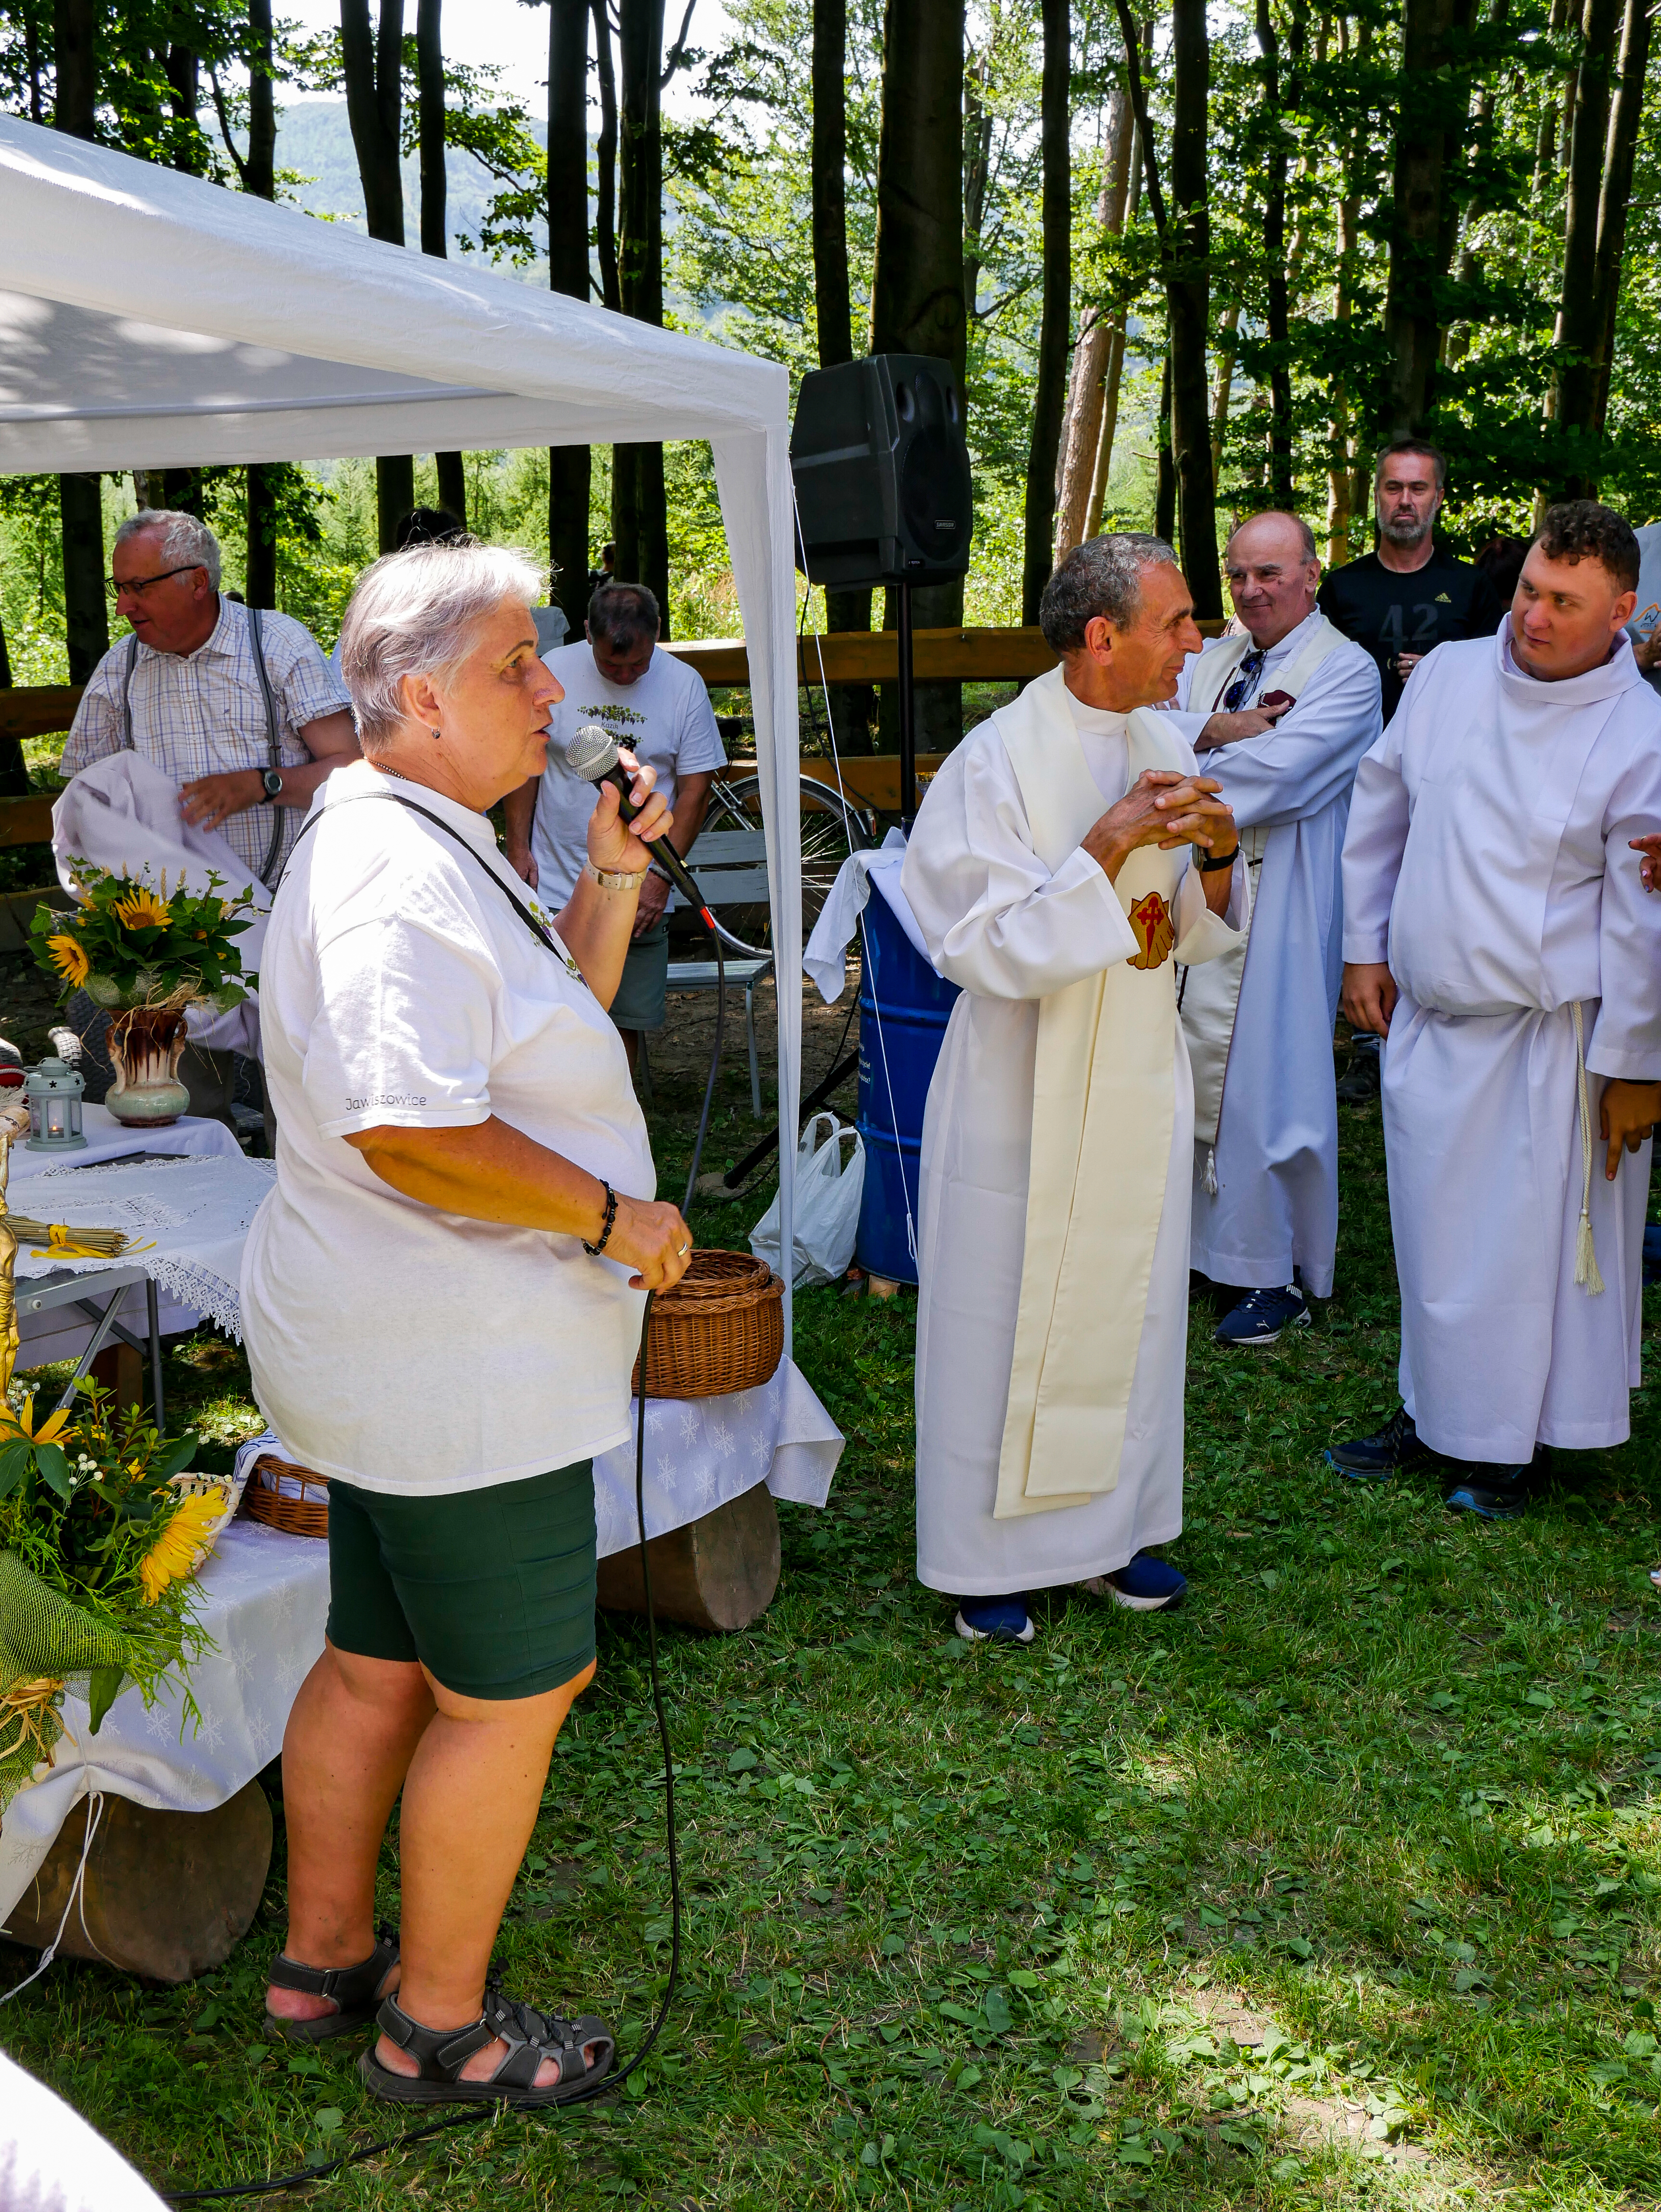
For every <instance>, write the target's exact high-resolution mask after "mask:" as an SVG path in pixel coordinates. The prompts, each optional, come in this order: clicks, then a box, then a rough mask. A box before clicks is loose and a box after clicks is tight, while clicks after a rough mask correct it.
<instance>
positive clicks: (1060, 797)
mask: <svg viewBox="0 0 1661 2212" xmlns="http://www.w3.org/2000/svg"><path fill="white" fill-rule="evenodd" d="M997 726H998V733H999V735H1000V736H1001V738H1002V739H1003V744H1004V749H1005V750H1006V751H1007V754H1008V756H1009V759H1010V763H1011V765H1012V766H1013V769H1014V771H1015V776H1016V780H1017V781H1018V782H1019V785H1020V787H1021V799H1022V801H1023V803H1024V805H1025V809H1026V818H1027V823H1028V826H1029V828H1030V829H1031V833H1032V844H1033V849H1034V850H1035V851H1036V852H1037V855H1038V857H1039V859H1040V860H1043V863H1044V865H1045V866H1046V867H1048V868H1050V870H1051V872H1054V871H1055V870H1056V869H1057V868H1059V867H1060V866H1062V862H1063V861H1064V860H1067V859H1068V857H1069V855H1070V854H1073V853H1074V852H1076V851H1077V849H1078V848H1079V846H1080V844H1081V843H1082V842H1083V840H1084V837H1085V836H1086V832H1087V831H1088V830H1089V829H1090V828H1091V825H1092V823H1095V822H1097V821H1099V819H1100V818H1101V817H1102V815H1103V814H1104V813H1105V812H1106V811H1107V807H1108V805H1109V803H1110V802H1109V801H1107V800H1105V799H1104V798H1103V797H1102V794H1101V793H1100V791H1099V790H1098V788H1097V787H1096V782H1095V779H1094V778H1093V777H1092V775H1091V773H1090V769H1089V766H1088V764H1087V763H1086V759H1085V753H1084V747H1083V746H1082V744H1080V741H1079V733H1078V732H1077V730H1076V729H1075V728H1074V723H1073V717H1072V715H1071V714H1070V712H1069V711H1068V703H1067V698H1066V692H1065V686H1064V684H1063V680H1062V671H1061V670H1060V669H1059V668H1056V669H1054V670H1052V671H1050V674H1049V675H1047V676H1043V677H1040V678H1038V680H1037V682H1036V683H1033V684H1029V685H1028V686H1027V688H1026V690H1025V691H1024V692H1023V693H1022V694H1021V696H1020V697H1019V699H1017V700H1016V701H1015V702H1014V703H1013V705H1012V706H1008V707H1006V708H1002V709H1001V712H1000V713H999V714H998V716H997ZM1126 734H1127V739H1128V743H1129V754H1130V779H1129V780H1130V782H1131V783H1133V784H1134V783H1135V781H1136V778H1137V777H1138V776H1139V775H1141V772H1142V770H1143V769H1177V770H1179V771H1182V770H1185V769H1186V767H1187V763H1185V762H1184V761H1183V758H1182V757H1181V756H1180V754H1179V753H1178V751H1177V746H1176V744H1175V742H1174V739H1173V736H1172V733H1171V731H1170V730H1169V729H1168V728H1167V726H1165V723H1164V722H1163V721H1162V720H1161V719H1160V717H1159V715H1158V714H1154V713H1152V712H1150V711H1148V710H1147V709H1146V708H1139V709H1138V710H1137V711H1136V712H1135V714H1132V715H1131V716H1130V717H1129V724H1128V726H1127V732H1126ZM1187 866H1188V852H1187V848H1185V847H1181V846H1179V847H1177V848H1175V849H1173V850H1172V851H1171V852H1161V851H1159V848H1157V847H1143V848H1141V849H1140V850H1139V851H1137V852H1135V853H1133V854H1131V855H1130V857H1129V860H1127V861H1126V862H1125V864H1124V866H1123V867H1122V868H1121V869H1120V871H1119V874H1118V878H1117V881H1116V883H1115V884H1114V886H1113V888H1114V890H1116V892H1117V894H1118V896H1119V901H1120V903H1121V904H1122V905H1123V908H1124V909H1125V913H1126V915H1127V917H1128V919H1129V922H1130V925H1131V927H1132V929H1133V931H1134V932H1135V936H1136V938H1137V940H1138V943H1139V944H1140V945H1141V951H1140V952H1139V953H1138V954H1137V955H1136V957H1135V959H1134V960H1133V961H1118V962H1116V963H1114V965H1113V966H1111V967H1110V968H1106V969H1103V970H1102V972H1101V973H1100V974H1099V975H1087V976H1086V977H1084V978H1083V979H1082V981H1079V982H1077V983H1073V984H1070V985H1069V986H1068V987H1067V989H1065V990H1063V991H1056V992H1052V993H1051V994H1050V997H1048V998H1047V999H1043V1000H1040V1002H1039V1006H1038V1040H1037V1066H1036V1069H1035V1073H1034V1079H1033V1087H1032V1156H1031V1171H1030V1176H1029V1181H1028V1185H1027V1197H1026V1237H1025V1248H1024V1250H1023V1254H1022V1261H1021V1291H1020V1308H1019V1313H1018V1315H1017V1316H1016V1322H1015V1349H1014V1356H1013V1360H1012V1362H1011V1366H1010V1375H1009V1404H1008V1410H1007V1413H1006V1415H1005V1418H1004V1431H1003V1445H1002V1450H1001V1456H1000V1459H999V1463H998V1496H997V1503H996V1504H995V1508H994V1515H993V1517H994V1518H995V1519H996V1520H1000V1521H1004V1520H1010V1519H1013V1517H1014V1516H1016V1515H1018V1514H1022V1513H1043V1512H1048V1511H1051V1510H1055V1509H1056V1508H1058V1507H1061V1506H1066V1505H1082V1504H1085V1503H1086V1501H1087V1500H1088V1499H1090V1498H1095V1497H1099V1496H1100V1495H1102V1494H1103V1493H1104V1492H1107V1491H1110V1490H1112V1489H1113V1488H1114V1487H1115V1486H1116V1484H1117V1482H1118V1480H1119V1459H1120V1455H1121V1453H1122V1451H1123V1445H1124V1433H1125V1419H1126V1415H1127V1413H1128V1411H1129V1404H1130V1389H1131V1384H1132V1383H1133V1382H1134V1380H1135V1372H1136V1355H1137V1352H1139V1350H1140V1348H1141V1340H1142V1323H1143V1320H1144V1318H1145V1316H1146V1314H1147V1285H1148V1279H1149V1276H1150V1275H1151V1273H1152V1272H1153V1246H1154V1242H1155V1240H1156V1238H1157V1237H1158V1236H1159V1218H1160V1216H1161V1214H1162V1213H1163V1212H1164V1211H1165V1178H1166V1174H1167V1171H1168V1170H1169V1167H1170V1164H1171V1125H1172V1121H1173V1117H1174V1115H1175V1113H1176V1091H1175V1084H1176V1076H1175V1063H1176V1042H1177V1007H1176V972H1177V969H1176V962H1175V961H1174V960H1173V959H1172V958H1171V953H1172V951H1173V950H1174V945H1175V925H1176V910H1175V908H1176V896H1175V895H1176V890H1177V883H1178V881H1179V880H1180V878H1181V877H1182V875H1183V871H1184V870H1185V868H1186V867H1187ZM1205 921H1206V922H1207V923H1208V924H1209V925H1210V928H1209V929H1208V928H1206V927H1196V929H1194V930H1192V931H1190V933H1189V938H1188V939H1186V940H1185V941H1184V947H1183V949H1184V951H1187V952H1188V953H1189V957H1190V958H1192V957H1202V958H1203V957H1206V955H1207V953H1208V951H1210V950H1212V949H1216V950H1220V949H1221V947H1222V946H1223V945H1226V944H1227V943H1230V942H1232V938H1233V934H1234V933H1233V932H1232V930H1230V929H1229V928H1228V927H1226V924H1224V923H1222V922H1220V921H1218V920H1217V918H1216V917H1215V916H1214V915H1209V914H1208V915H1207V916H1206V917H1205ZM1213 933H1218V934H1216V935H1215V936H1214V934H1213ZM1208 938H1210V939H1213V942H1212V944H1208V943H1206V942H1205V941H1204V940H1205V939H1208Z"/></svg>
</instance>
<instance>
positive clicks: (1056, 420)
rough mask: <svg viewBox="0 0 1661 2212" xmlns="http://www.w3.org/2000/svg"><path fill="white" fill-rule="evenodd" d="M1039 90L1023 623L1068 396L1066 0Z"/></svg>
mask: <svg viewBox="0 0 1661 2212" xmlns="http://www.w3.org/2000/svg"><path fill="white" fill-rule="evenodd" d="M1042 5H1043V93H1042V96H1041V102H1040V106H1041V118H1042V123H1041V135H1042V140H1043V315H1042V317H1041V319H1040V321H1039V325H1038V374H1037V382H1036V385H1035V387H1034V391H1033V395H1032V439H1031V445H1030V447H1028V450H1027V459H1026V512H1025V529H1024V533H1023V547H1022V559H1021V620H1022V621H1023V622H1024V623H1036V622H1037V619H1038V602H1039V600H1040V599H1042V598H1043V587H1044V586H1045V585H1046V584H1047V583H1048V582H1049V581H1050V562H1051V556H1052V555H1053V553H1054V550H1055V540H1056V451H1057V448H1058V447H1059V445H1060V443H1061V435H1062V405H1063V404H1064V401H1065V398H1066V392H1067V335H1068V326H1069V325H1070V323H1071V321H1072V308H1073V176H1072V161H1071V148H1070V145H1069V140H1070V137H1071V133H1072V121H1073V112H1072V107H1073V104H1072V97H1071V94H1072V82H1073V10H1072V8H1071V5H1070V4H1069V0H1042Z"/></svg>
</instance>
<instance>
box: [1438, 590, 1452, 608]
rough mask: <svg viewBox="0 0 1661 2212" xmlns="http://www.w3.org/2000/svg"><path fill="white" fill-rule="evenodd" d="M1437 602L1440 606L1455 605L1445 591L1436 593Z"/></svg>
mask: <svg viewBox="0 0 1661 2212" xmlns="http://www.w3.org/2000/svg"><path fill="white" fill-rule="evenodd" d="M1436 604H1437V605H1438V606H1439V607H1451V605H1453V602H1452V600H1451V599H1450V598H1449V597H1448V595H1447V593H1446V592H1438V593H1437V594H1436Z"/></svg>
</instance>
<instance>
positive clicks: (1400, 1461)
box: [1322, 1406, 1437, 1482]
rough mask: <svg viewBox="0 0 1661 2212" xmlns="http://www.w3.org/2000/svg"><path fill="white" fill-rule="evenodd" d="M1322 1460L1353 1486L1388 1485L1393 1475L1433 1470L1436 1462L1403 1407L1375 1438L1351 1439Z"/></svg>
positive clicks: (1392, 1415)
mask: <svg viewBox="0 0 1661 2212" xmlns="http://www.w3.org/2000/svg"><path fill="white" fill-rule="evenodd" d="M1322 1456H1323V1458H1324V1459H1325V1461H1326V1463H1327V1465H1328V1466H1329V1467H1335V1468H1337V1470H1338V1472H1339V1474H1347V1475H1348V1477H1349V1479H1350V1480H1351V1481H1352V1482H1388V1481H1389V1480H1390V1476H1391V1475H1392V1474H1412V1473H1413V1472H1415V1469H1417V1468H1424V1467H1433V1466H1434V1464H1435V1462H1436V1458H1437V1455H1436V1454H1435V1453H1434V1452H1433V1450H1432V1449H1431V1448H1430V1446H1429V1445H1428V1444H1427V1443H1421V1441H1420V1437H1419V1431H1418V1430H1417V1429H1415V1427H1414V1425H1413V1423H1412V1420H1411V1419H1409V1414H1408V1410H1407V1407H1405V1406H1398V1407H1396V1411H1395V1412H1394V1413H1392V1414H1391V1415H1390V1419H1388V1420H1387V1421H1386V1422H1385V1423H1384V1427H1383V1428H1382V1429H1380V1430H1379V1431H1378V1435H1377V1436H1373V1437H1352V1438H1351V1439H1350V1441H1349V1443H1345V1444H1334V1445H1332V1446H1331V1448H1330V1449H1329V1450H1328V1451H1326V1452H1324V1453H1323V1455H1322Z"/></svg>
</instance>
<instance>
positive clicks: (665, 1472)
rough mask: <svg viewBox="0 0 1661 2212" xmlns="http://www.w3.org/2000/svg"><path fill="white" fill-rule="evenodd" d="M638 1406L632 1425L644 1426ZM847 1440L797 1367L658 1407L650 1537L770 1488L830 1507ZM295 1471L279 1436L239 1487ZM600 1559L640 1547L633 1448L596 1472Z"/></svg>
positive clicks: (649, 1481) (242, 1467)
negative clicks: (271, 1471)
mask: <svg viewBox="0 0 1661 2212" xmlns="http://www.w3.org/2000/svg"><path fill="white" fill-rule="evenodd" d="M638 1407H639V1401H638V1400H637V1399H636V1401H633V1403H632V1404H631V1406H630V1420H631V1421H632V1420H634V1419H636V1417H637V1413H638ZM842 1447H843V1436H842V1431H841V1430H840V1429H838V1428H837V1425H836V1423H835V1422H834V1421H833V1420H832V1419H831V1416H830V1414H829V1413H826V1412H825V1410H824V1407H823V1406H822V1405H820V1403H819V1401H818V1398H817V1397H816V1396H815V1395H814V1393H813V1388H812V1384H811V1383H809V1382H808V1380H807V1377H806V1376H805V1375H804V1374H803V1373H802V1371H801V1370H800V1367H798V1366H797V1365H796V1364H795V1362H794V1360H791V1359H785V1360H782V1361H781V1362H780V1364H779V1366H778V1370H777V1371H776V1374H775V1375H774V1376H773V1378H772V1380H771V1381H770V1382H768V1383H763V1384H762V1386H761V1388H760V1389H757V1390H739V1391H734V1392H733V1394H732V1395H730V1396H728V1397H722V1398H651V1399H648V1401H647V1405H646V1485H645V1494H646V1532H647V1534H648V1536H662V1535H666V1534H668V1532H669V1531H670V1530H671V1529H672V1528H684V1527H685V1525H686V1523H687V1522H689V1521H696V1520H698V1519H699V1518H700V1517H701V1516H703V1514H705V1513H713V1512H714V1510H715V1508H716V1506H718V1505H725V1504H727V1503H728V1502H729V1501H730V1500H731V1499H733V1498H741V1497H742V1496H743V1495H744V1493H745V1491H746V1490H753V1489H754V1488H755V1486H756V1485H757V1483H758V1482H764V1483H765V1484H766V1485H767V1487H768V1488H769V1489H770V1491H771V1492H772V1493H773V1495H774V1497H775V1498H786V1499H788V1500H789V1501H790V1502H791V1503H792V1504H796V1505H823V1504H824V1501H825V1499H826V1498H827V1497H828V1496H829V1495H830V1492H831V1476H832V1475H833V1474H835V1473H836V1471H837V1461H838V1460H839V1459H840V1458H841V1457H842ZM263 1452H270V1453H271V1455H272V1456H273V1457H274V1458H277V1459H285V1460H289V1461H290V1462H292V1461H293V1460H294V1458H295V1455H294V1453H293V1452H291V1451H290V1450H289V1448H288V1446H287V1445H286V1444H285V1443H283V1440H282V1438H281V1437H279V1436H278V1435H277V1432H276V1431H275V1430H272V1429H267V1430H266V1431H265V1434H264V1436H259V1437H252V1439H251V1440H250V1441H249V1442H248V1443H246V1444H244V1445H243V1446H242V1448H241V1449H240V1451H239V1453H238V1454H237V1460H236V1472H237V1477H238V1480H246V1481H252V1480H253V1463H254V1462H255V1460H257V1459H258V1458H259V1456H260V1455H261V1453H263ZM594 1524H595V1535H596V1540H597V1541H596V1546H595V1548H596V1550H597V1552H598V1553H599V1557H600V1558H601V1559H609V1558H610V1557H611V1553H613V1552H624V1551H627V1549H628V1548H629V1547H630V1544H633V1543H636V1542H638V1541H639V1532H638V1526H637V1523H636V1518H635V1446H634V1443H633V1441H632V1439H631V1440H630V1442H629V1443H626V1444H619V1445H618V1449H616V1450H615V1451H609V1452H602V1453H601V1454H600V1455H599V1458H598V1459H597V1460H596V1461H595V1462H594Z"/></svg>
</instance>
